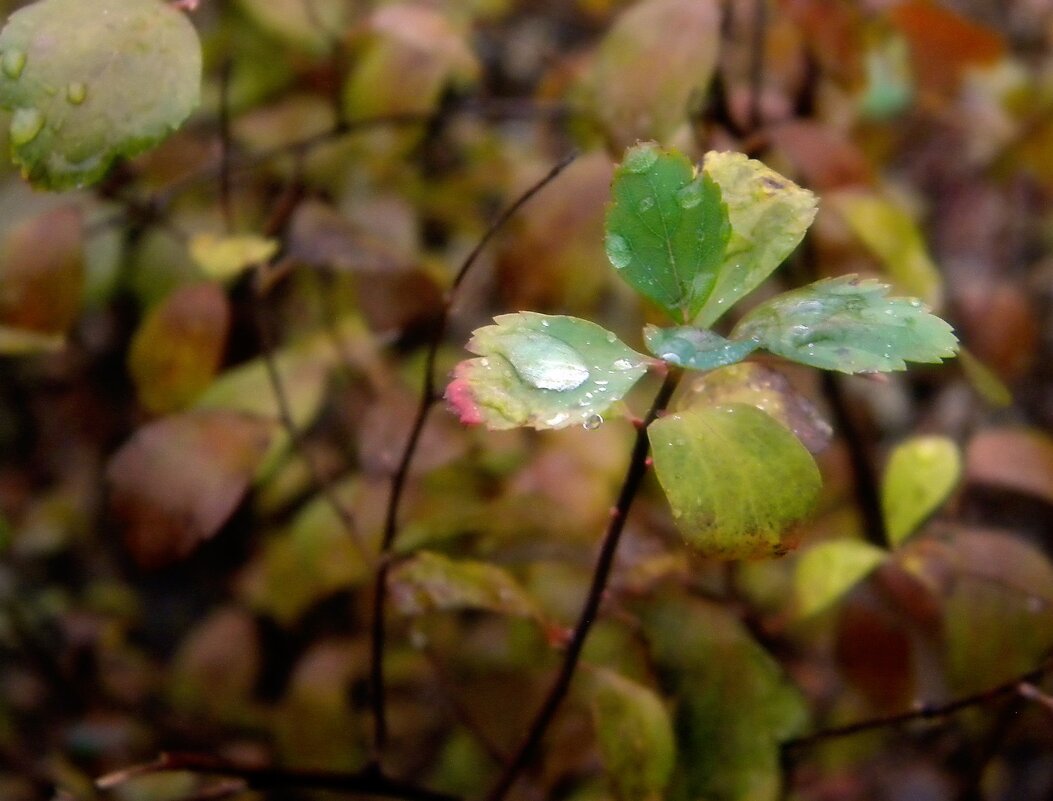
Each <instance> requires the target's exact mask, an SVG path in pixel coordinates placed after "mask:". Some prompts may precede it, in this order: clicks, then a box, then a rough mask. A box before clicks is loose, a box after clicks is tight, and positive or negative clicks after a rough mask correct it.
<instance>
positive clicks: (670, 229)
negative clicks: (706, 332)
mask: <svg viewBox="0 0 1053 801" xmlns="http://www.w3.org/2000/svg"><path fill="white" fill-rule="evenodd" d="M611 194H612V197H613V202H612V204H611V206H610V207H609V208H608V209H607V223H606V226H607V227H606V232H607V233H606V239H605V246H606V249H607V258H608V259H609V260H610V262H611V264H612V265H613V266H614V268H615V269H616V270H618V271H619V272H620V274H621V276H622V278H624V279H625V280H626V281H627V282H628V283H629V284H630V285H631V286H632V287H633V288H635V289H636V290H637V291H638V292H640V293H641V294H643V295H644V296H646V297H648V298H650V299H651V300H653V301H654V302H655V303H657V304H658V305H659V306H661V307H662V308H663V309H664V310H665V311H666V312H667V313H668V314H669V315H670V316H671V317H672V318H673V319H674V320H676V321H677V322H679V323H686V322H688V321H690V320H691V318H693V317H694V316H695V315H696V314H697V313H698V311H699V309H701V308H702V305H703V304H704V303H705V301H706V298H707V297H709V294H710V292H711V291H712V289H713V282H714V280H715V279H716V270H717V267H718V265H719V264H720V260H721V258H722V256H723V253H724V246H725V245H726V243H727V241H728V235H729V233H730V229H729V227H728V219H727V212H726V211H725V209H724V205H723V203H722V202H721V199H720V191H719V190H718V189H717V187H716V184H714V183H713V181H711V180H709V179H708V178H707V177H706V176H705V175H699V174H697V173H696V171H695V169H694V167H692V165H691V162H690V161H688V159H687V157H686V156H684V155H683V154H681V153H676V152H670V151H665V150H662V149H661V148H659V147H658V146H657V145H656V144H654V143H653V142H648V143H644V144H639V145H636V146H635V147H631V148H629V149H628V150H627V151H626V152H625V158H624V159H623V161H622V163H621V164H620V165H619V167H618V169H617V170H616V171H615V174H614V183H613V184H612V186H611Z"/></svg>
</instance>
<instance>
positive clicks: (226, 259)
mask: <svg viewBox="0 0 1053 801" xmlns="http://www.w3.org/2000/svg"><path fill="white" fill-rule="evenodd" d="M277 252H278V242H277V241H276V240H274V239H267V238H265V237H262V236H257V235H255V234H241V235H238V236H216V235H215V234H198V235H197V236H195V237H193V238H192V239H191V240H190V256H191V258H193V259H194V261H195V262H197V265H198V266H199V267H200V268H201V271H202V272H203V273H204V274H205V275H207V276H208V277H209V278H213V279H215V280H217V281H227V280H230V279H231V278H235V277H237V276H238V275H239V274H241V273H242V272H244V271H245V270H247V269H248V268H249V267H252V266H253V265H256V264H259V263H260V262H264V261H267V260H268V259H269V258H271V256H273V255H274V254H275V253H277Z"/></svg>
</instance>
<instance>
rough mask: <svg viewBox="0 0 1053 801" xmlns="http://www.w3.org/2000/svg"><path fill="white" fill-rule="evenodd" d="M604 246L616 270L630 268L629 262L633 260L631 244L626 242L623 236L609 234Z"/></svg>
mask: <svg viewBox="0 0 1053 801" xmlns="http://www.w3.org/2000/svg"><path fill="white" fill-rule="evenodd" d="M604 246H605V248H606V250H607V258H608V259H609V260H610V262H611V264H612V265H613V266H614V269H616V270H621V269H622V268H624V267H628V266H629V262H631V261H632V260H633V253H632V249H631V248H630V247H629V243H628V242H626V241H625V237H623V236H619V235H618V234H607V237H606V239H605V240H604Z"/></svg>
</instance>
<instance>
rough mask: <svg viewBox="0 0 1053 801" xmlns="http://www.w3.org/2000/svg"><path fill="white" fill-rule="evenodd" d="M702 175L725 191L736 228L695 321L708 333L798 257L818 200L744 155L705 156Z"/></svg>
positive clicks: (732, 224) (714, 154)
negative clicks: (796, 252)
mask: <svg viewBox="0 0 1053 801" xmlns="http://www.w3.org/2000/svg"><path fill="white" fill-rule="evenodd" d="M702 170H703V173H704V174H705V175H706V176H707V177H708V178H710V179H711V180H712V181H713V182H714V183H715V184H716V185H717V186H718V187H719V188H720V196H721V198H722V199H723V201H724V204H725V206H726V207H727V213H728V220H729V221H730V223H731V238H730V239H729V240H728V242H727V247H726V248H725V249H724V252H723V253H722V254H721V257H722V258H721V261H720V266H719V269H718V270H717V275H716V282H715V283H714V284H713V287H712V291H711V292H710V293H709V295H708V297H707V299H706V303H705V306H703V307H702V309H701V311H699V312H698V314H697V316H696V317H695V319H694V321H693V322H694V323H695V325H698V326H701V327H703V328H709V327H710V326H712V325H713V323H715V322H716V321H717V320H718V319H719V318H720V317H721V315H723V314H724V312H726V311H727V310H728V309H730V308H731V307H732V306H733V305H734V304H735V302H736V301H738V300H739V298H742V297H745V296H746V295H747V294H748V293H750V292H752V291H753V290H754V289H756V288H757V287H758V286H760V284H761V283H762V282H763V281H764V279H765V278H767V277H768V276H769V275H771V273H772V272H773V271H774V270H775V268H776V267H778V266H779V265H780V264H782V262H783V260H784V259H785V258H786V257H787V256H789V255H790V253H792V252H793V249H794V248H796V247H797V245H798V244H799V243H800V241H801V240H802V239H803V238H804V233H805V231H807V230H808V226H810V225H811V224H812V220H813V219H815V212H816V208H817V205H816V204H817V200H816V197H815V195H813V194H812V193H811V192H809V191H808V190H807V189H802V188H801V187H799V186H797V184H795V183H794V182H793V181H791V180H789V179H787V178H784V177H783V176H781V175H779V173H777V172H775V170H773V169H771V168H769V167H767V166H765V165H764V164H762V163H761V162H759V161H757V160H755V159H750V158H746V156H744V155H743V154H742V153H718V152H716V151H711V152H709V153H706V158H705V161H704V162H703V165H702Z"/></svg>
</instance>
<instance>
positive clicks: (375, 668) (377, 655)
mask: <svg viewBox="0 0 1053 801" xmlns="http://www.w3.org/2000/svg"><path fill="white" fill-rule="evenodd" d="M575 157H576V154H574V153H572V154H571V155H569V156H567V157H566V158H564V159H563V160H562V161H560V162H559V163H558V164H556V166H554V167H553V168H552V169H551V170H549V171H548V173H547V174H546V175H545V176H544V177H543V178H541V180H539V181H538V182H537V183H535V184H534V185H533V186H531V187H530V188H529V189H527V191H526V192H524V193H523V194H522V195H520V196H519V198H518V199H517V200H516V201H515V202H514V203H512V204H511V205H510V206H508V208H506V209H505V210H504V211H503V212H502V213H501V214H500V215H499V216H498V217H497V219H495V220H494V221H493V222H492V223H491V224H490V227H489V228H488V229H487V231H486V233H485V234H483V236H482V238H481V239H480V240H479V242H478V244H477V245H476V246H475V247H474V248H473V249H472V252H471V253H469V254H468V256H467V257H466V258H465V260H464V261H463V262H462V263H461V266H460V269H458V270H457V274H456V275H455V276H454V279H453V282H452V283H451V284H450V288H449V289H448V290H447V292H446V296H445V298H444V299H443V304H442V308H441V309H440V310H439V317H438V320H436V323H435V327H434V329H433V330H432V333H431V337H430V339H429V342H428V351H427V354H426V356H425V359H424V380H423V382H422V384H421V392H420V398H419V401H418V403H417V412H416V414H415V415H414V418H413V424H412V426H410V434H409V437H408V438H407V440H406V445H405V447H404V448H403V450H402V456H401V457H400V459H399V463H398V467H397V468H396V469H395V474H394V475H393V476H392V479H391V492H390V494H389V495H388V503H387V508H386V510H385V513H384V534H383V538H382V540H381V545H380V555H381V559H380V567H379V568H378V570H377V575H376V580H375V581H374V584H373V618H372V626H371V653H370V704H371V708H372V714H373V756H374V759H377V760H379V758H380V755H381V754H382V753H383V751H384V747H385V746H386V744H387V734H388V729H387V713H386V711H385V694H386V691H385V687H384V645H385V623H384V601H385V598H386V596H387V583H388V572H389V570H390V568H391V562H390V559H389V558H388V557H389V556H390V554H391V550H392V548H393V547H394V544H395V539H396V537H397V536H398V513H399V508H400V506H401V503H402V496H403V493H404V491H405V489H406V480H407V478H408V477H409V469H410V465H411V464H412V462H413V457H414V455H415V454H416V452H417V446H418V445H419V444H420V437H421V434H422V433H423V431H424V424H425V422H426V421H427V418H428V412H429V411H431V408H432V406H433V405H434V404H435V402H436V401H437V400H438V396H437V394H436V392H435V385H436V382H437V377H436V375H435V362H436V358H437V356H438V353H439V347H440V346H441V344H442V342H443V340H444V338H445V336H446V326H447V324H448V323H449V319H450V310H451V309H452V307H453V301H454V299H455V298H456V294H457V290H458V289H459V288H460V287H461V285H462V284H463V283H464V280H465V278H467V277H468V274H469V272H471V269H472V267H473V266H474V265H475V263H476V261H478V259H479V255H480V254H481V253H482V252H483V249H484V248H485V247H486V246H487V245H488V244H489V243H490V240H492V239H493V238H494V236H496V234H497V232H498V231H500V230H501V228H502V227H504V225H505V223H507V222H508V220H509V219H511V218H512V216H513V215H514V214H515V213H516V212H518V211H519V210H520V209H521V208H522V207H523V206H525V205H526V204H527V203H528V202H529V201H530V200H531V198H533V197H534V196H535V195H536V194H537V193H538V192H540V191H541V190H542V189H544V188H545V187H546V186H548V185H549V184H550V183H552V181H554V180H555V179H556V177H557V176H558V175H559V174H560V173H561V172H563V170H565V169H566V168H567V167H568V166H569V165H570V163H571V162H572V161H573V160H574V159H575Z"/></svg>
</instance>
